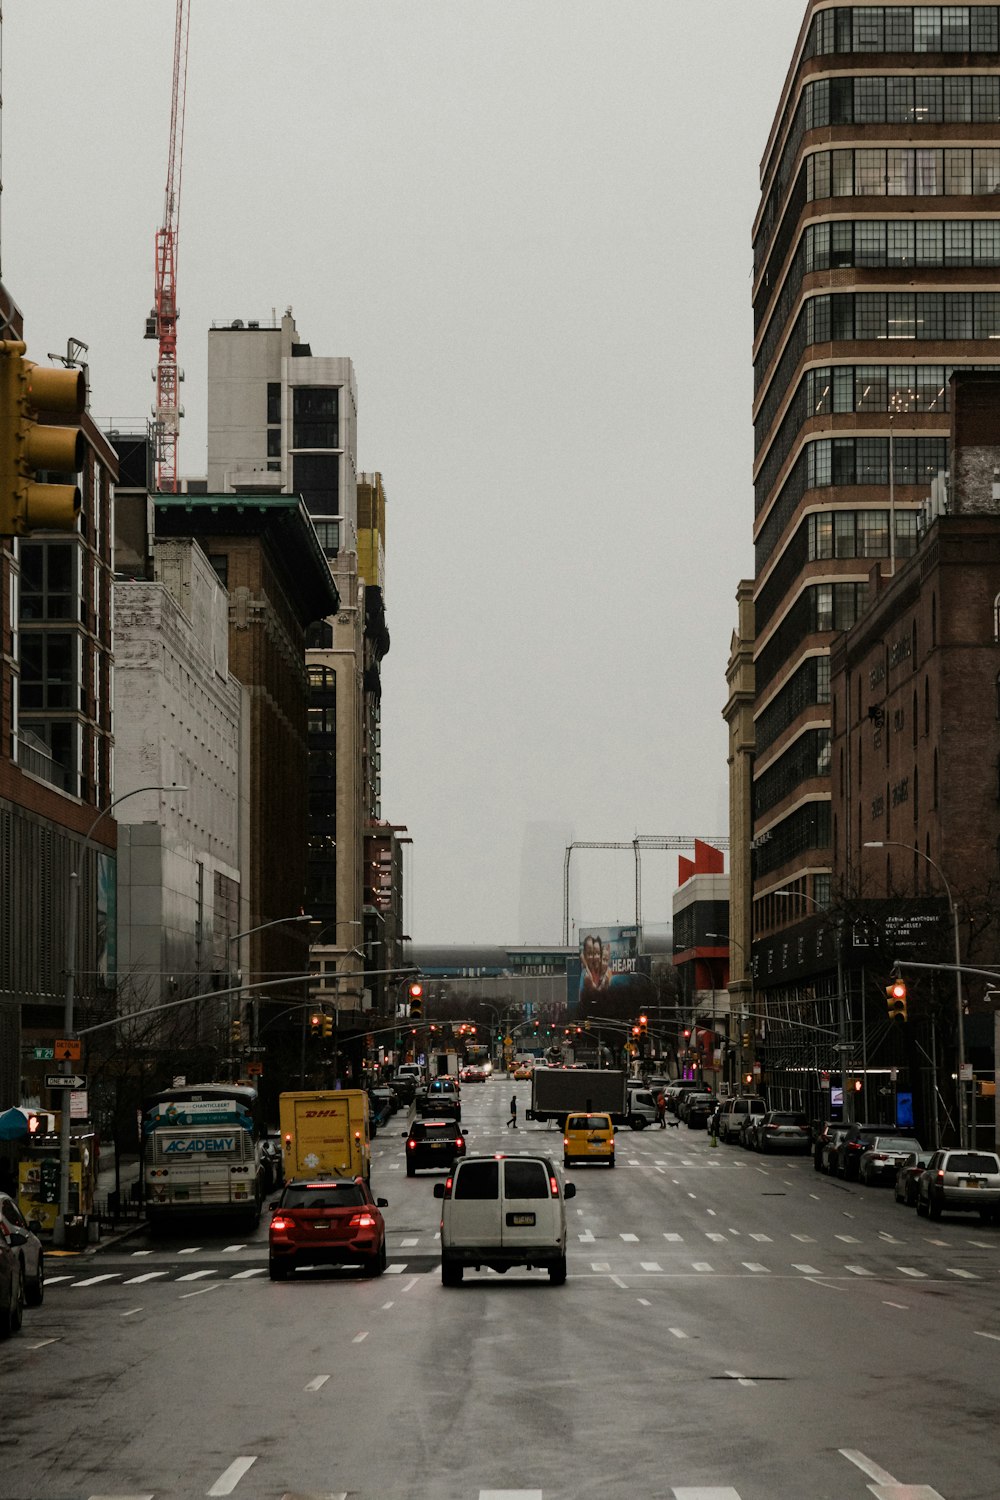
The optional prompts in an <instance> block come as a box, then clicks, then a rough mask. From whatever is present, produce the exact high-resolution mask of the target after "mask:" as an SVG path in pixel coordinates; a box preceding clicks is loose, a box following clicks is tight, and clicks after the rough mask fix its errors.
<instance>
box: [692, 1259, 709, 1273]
mask: <svg viewBox="0 0 1000 1500" xmlns="http://www.w3.org/2000/svg"><path fill="white" fill-rule="evenodd" d="M691 1267H692V1270H695V1271H710V1270H711V1269H712V1267H711V1266H710V1265H709V1263H708V1261H707V1260H693V1261H692V1262H691Z"/></svg>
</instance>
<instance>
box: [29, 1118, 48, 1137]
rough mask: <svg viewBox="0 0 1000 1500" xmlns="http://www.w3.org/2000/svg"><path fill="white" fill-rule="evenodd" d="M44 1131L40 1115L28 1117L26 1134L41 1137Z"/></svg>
mask: <svg viewBox="0 0 1000 1500" xmlns="http://www.w3.org/2000/svg"><path fill="white" fill-rule="evenodd" d="M44 1129H45V1121H44V1119H43V1118H42V1116H41V1115H29V1116H28V1134H29V1135H41V1134H42V1132H43V1131H44Z"/></svg>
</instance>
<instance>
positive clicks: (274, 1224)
mask: <svg viewBox="0 0 1000 1500" xmlns="http://www.w3.org/2000/svg"><path fill="white" fill-rule="evenodd" d="M291 1227H292V1220H291V1219H283V1218H282V1216H281V1214H275V1216H274V1218H273V1219H272V1220H271V1228H272V1229H277V1230H278V1231H279V1233H284V1232H285V1230H288V1229H291Z"/></svg>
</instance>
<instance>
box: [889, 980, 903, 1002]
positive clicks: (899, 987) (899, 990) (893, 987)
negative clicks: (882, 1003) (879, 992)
mask: <svg viewBox="0 0 1000 1500" xmlns="http://www.w3.org/2000/svg"><path fill="white" fill-rule="evenodd" d="M889 994H890V995H891V996H892V998H893V999H894V1000H905V999H906V985H905V984H904V983H903V981H902V980H901V979H897V980H896V982H895V983H894V984H890V986H889Z"/></svg>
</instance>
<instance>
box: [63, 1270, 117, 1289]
mask: <svg viewBox="0 0 1000 1500" xmlns="http://www.w3.org/2000/svg"><path fill="white" fill-rule="evenodd" d="M121 1274H122V1273H121V1272H120V1271H105V1273H104V1275H103V1276H88V1277H87V1278H86V1279H85V1280H84V1281H74V1283H73V1285H74V1287H77V1286H96V1285H97V1283H98V1282H99V1281H114V1280H115V1278H116V1277H118V1276H120V1275H121Z"/></svg>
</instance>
